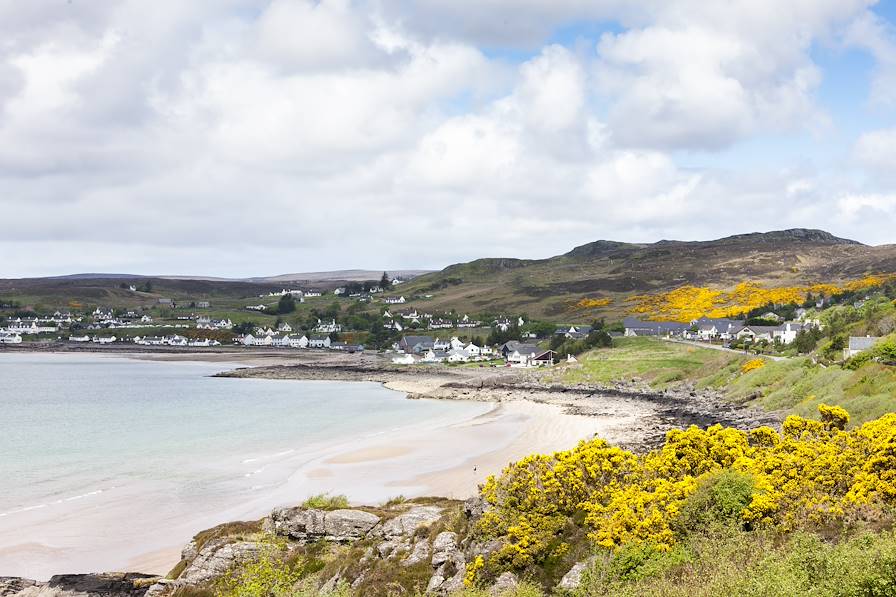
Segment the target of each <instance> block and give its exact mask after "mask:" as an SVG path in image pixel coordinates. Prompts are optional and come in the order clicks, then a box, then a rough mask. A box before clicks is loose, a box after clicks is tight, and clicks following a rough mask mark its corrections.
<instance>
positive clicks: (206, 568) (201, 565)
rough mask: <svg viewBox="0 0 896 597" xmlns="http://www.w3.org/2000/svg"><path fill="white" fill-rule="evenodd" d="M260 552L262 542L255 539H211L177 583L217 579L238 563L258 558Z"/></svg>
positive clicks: (193, 583)
mask: <svg viewBox="0 0 896 597" xmlns="http://www.w3.org/2000/svg"><path fill="white" fill-rule="evenodd" d="M260 553H261V544H259V543H256V542H253V541H239V542H236V543H229V542H228V540H227V539H217V540H213V541H209V542H208V544H206V545H205V546H204V547H203V548H202V549H201V550H200V551H199V553H198V554H197V555H196V558H195V559H194V560H193V561H192V562H191V563H190V565H189V566H187V567H186V569H184V571H183V572H182V573H181V575H180V576H179V577H178V579H177V584H178V585H179V586H182V585H200V584H205V583H208V582H211V581H214V580H217V579H219V578H221V577H222V576H224V575H225V574H226V573H227V571H228V570H230V569H231V568H233V566H234V565H236V564H245V563H248V562H254V561H256V560H258V558H259V555H260Z"/></svg>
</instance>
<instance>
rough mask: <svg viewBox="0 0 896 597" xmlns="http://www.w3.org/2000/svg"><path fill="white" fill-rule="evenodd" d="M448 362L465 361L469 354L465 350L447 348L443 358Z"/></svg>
mask: <svg viewBox="0 0 896 597" xmlns="http://www.w3.org/2000/svg"><path fill="white" fill-rule="evenodd" d="M445 360H446V361H448V362H449V363H466V362H467V361H469V360H470V355H469V354H468V353H467V351H465V350H462V349H461V350H449V351H448V355H447V357H446V358H445Z"/></svg>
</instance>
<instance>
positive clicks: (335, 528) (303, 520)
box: [265, 508, 380, 543]
mask: <svg viewBox="0 0 896 597" xmlns="http://www.w3.org/2000/svg"><path fill="white" fill-rule="evenodd" d="M379 522H380V517H379V516H377V515H376V514H371V513H370V512H364V511H363V510H348V509H344V510H331V511H326V510H316V509H306V508H278V509H276V510H274V511H273V512H272V513H271V517H270V519H268V520H267V521H266V522H265V529H266V530H269V531H272V532H274V533H276V534H278V535H282V536H284V537H288V538H290V539H292V540H295V541H299V542H311V541H332V542H334V543H348V542H351V541H357V540H359V539H362V538H364V537H366V536H367V534H368V533H369V532H370V531H371V530H373V528H374V527H376V526H377V525H378V524H379Z"/></svg>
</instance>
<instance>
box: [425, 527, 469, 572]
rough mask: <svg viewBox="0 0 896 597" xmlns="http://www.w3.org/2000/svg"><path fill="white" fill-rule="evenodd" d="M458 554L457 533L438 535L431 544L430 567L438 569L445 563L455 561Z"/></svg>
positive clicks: (447, 532)
mask: <svg viewBox="0 0 896 597" xmlns="http://www.w3.org/2000/svg"><path fill="white" fill-rule="evenodd" d="M459 553H460V550H459V549H458V548H457V533H452V532H451V531H444V532H442V533H439V534H438V535H436V538H435V540H434V541H433V542H432V567H433V568H438V567H439V566H441V565H442V564H444V563H445V562H448V561H453V560H455V559H456V558H457V555H458V554H459ZM461 555H463V554H461Z"/></svg>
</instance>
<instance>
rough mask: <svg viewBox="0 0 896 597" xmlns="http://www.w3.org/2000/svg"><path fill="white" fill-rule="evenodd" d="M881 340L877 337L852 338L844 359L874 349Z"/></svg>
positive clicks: (844, 352) (844, 353)
mask: <svg viewBox="0 0 896 597" xmlns="http://www.w3.org/2000/svg"><path fill="white" fill-rule="evenodd" d="M879 340H880V338H879V337H875V336H850V337H849V345H848V346H847V347H846V349H845V350H844V351H843V358H846V359H848V358H849V357H854V356H856V355H857V354H859V353H860V352H865V351H866V350H869V349H871V348H873V347H874V345H875V344H877V342H878V341H879Z"/></svg>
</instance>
